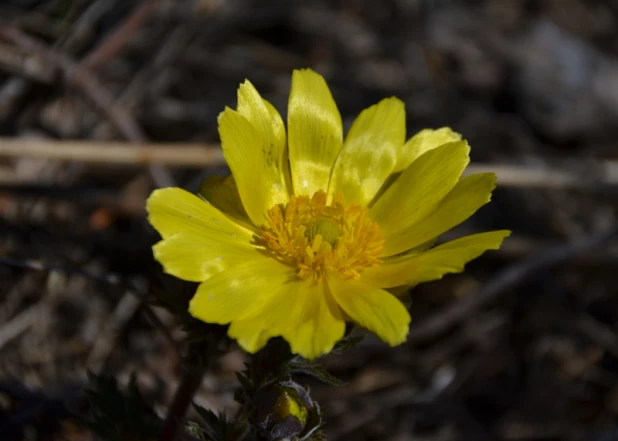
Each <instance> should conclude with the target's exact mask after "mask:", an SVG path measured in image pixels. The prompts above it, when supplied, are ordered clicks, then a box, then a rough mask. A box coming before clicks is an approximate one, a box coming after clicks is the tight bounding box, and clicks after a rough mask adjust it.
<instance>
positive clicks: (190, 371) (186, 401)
mask: <svg viewBox="0 0 618 441" xmlns="http://www.w3.org/2000/svg"><path fill="white" fill-rule="evenodd" d="M205 372H206V367H205V366H204V367H202V366H200V367H197V366H191V367H185V368H183V371H182V376H181V378H180V384H179V385H178V389H176V393H175V394H174V399H173V400H172V404H171V406H170V408H169V411H168V413H167V418H166V419H165V425H164V427H163V432H162V433H161V436H160V437H159V441H174V440H175V439H176V436H177V435H178V431H179V430H180V429H181V427H182V425H183V423H184V418H185V415H186V414H187V409H188V408H189V406H190V405H191V402H192V401H193V397H194V396H195V393H196V392H197V390H198V389H199V387H200V385H201V384H202V378H204V373H205Z"/></svg>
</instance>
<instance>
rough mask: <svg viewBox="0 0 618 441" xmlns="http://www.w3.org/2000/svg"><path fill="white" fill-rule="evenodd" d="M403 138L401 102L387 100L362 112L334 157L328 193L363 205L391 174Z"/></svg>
mask: <svg viewBox="0 0 618 441" xmlns="http://www.w3.org/2000/svg"><path fill="white" fill-rule="evenodd" d="M405 137H406V113H405V107H404V104H403V102H402V101H401V100H399V99H397V98H387V99H384V100H382V101H380V102H379V103H378V104H376V105H374V106H371V107H369V108H367V109H365V110H363V111H362V112H361V114H360V115H359V116H358V117H357V118H356V120H355V121H354V123H353V124H352V127H351V128H350V131H349V132H348V135H347V136H346V139H345V142H344V144H343V148H342V149H341V152H340V153H339V156H338V157H337V161H336V162H335V166H334V168H333V174H332V177H331V180H330V187H329V190H328V191H329V193H330V194H331V195H334V194H337V193H343V195H344V196H345V199H346V200H347V201H348V202H351V201H356V202H357V203H359V204H360V205H362V206H365V205H367V204H368V203H369V202H370V201H371V200H372V199H373V197H374V196H375V195H376V193H377V192H378V190H379V189H380V187H381V186H382V184H383V183H384V181H385V180H386V178H387V177H388V176H389V175H390V174H391V172H392V171H393V169H394V167H395V164H396V163H397V156H398V154H399V152H400V150H401V148H402V146H403V143H404V142H405Z"/></svg>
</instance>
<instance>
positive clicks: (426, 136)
mask: <svg viewBox="0 0 618 441" xmlns="http://www.w3.org/2000/svg"><path fill="white" fill-rule="evenodd" d="M460 140H461V135H460V134H459V133H457V132H453V131H452V130H451V129H450V128H449V127H442V128H440V129H437V130H432V129H425V130H421V131H420V132H418V133H417V134H416V135H414V136H413V137H412V138H410V139H409V140H408V142H406V143H405V144H404V146H403V149H401V153H400V154H399V159H398V161H397V166H396V167H395V172H399V171H402V170H405V169H406V168H408V167H409V166H410V164H412V163H413V162H414V161H415V160H416V159H418V158H419V157H420V156H421V155H422V154H423V153H425V152H428V151H429V150H431V149H435V148H436V147H440V146H441V145H444V144H448V143H449V142H455V141H460Z"/></svg>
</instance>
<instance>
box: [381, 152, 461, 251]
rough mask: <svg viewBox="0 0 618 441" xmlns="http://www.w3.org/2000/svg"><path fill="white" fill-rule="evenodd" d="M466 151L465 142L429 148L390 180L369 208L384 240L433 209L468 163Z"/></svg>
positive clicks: (406, 227) (403, 229)
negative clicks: (399, 174) (393, 180)
mask: <svg viewBox="0 0 618 441" xmlns="http://www.w3.org/2000/svg"><path fill="white" fill-rule="evenodd" d="M469 151H470V148H469V147H468V144H467V143H466V142H465V141H459V142H454V143H450V144H446V145H443V146H441V147H438V148H435V149H433V150H430V151H428V152H427V153H425V154H424V155H423V156H421V157H420V158H418V159H417V160H416V161H414V162H413V163H412V165H411V166H410V167H408V168H407V169H406V170H405V171H404V172H403V173H402V174H401V176H399V177H398V178H397V180H396V181H395V182H393V184H392V185H391V186H390V187H389V188H388V189H387V190H386V191H385V192H384V194H382V195H381V196H380V197H379V198H378V200H377V201H376V202H375V204H374V205H373V206H372V207H371V209H370V211H369V213H370V217H371V219H372V220H374V221H375V222H377V223H378V225H380V228H381V229H382V232H383V234H384V238H385V240H389V239H390V238H391V237H393V236H397V235H399V234H401V233H402V232H404V231H405V230H407V229H408V228H409V226H410V225H414V224H415V223H417V222H418V221H420V220H421V219H423V218H424V217H425V216H427V215H429V214H430V213H431V212H432V211H434V210H435V209H436V207H437V204H438V203H439V202H440V201H441V200H442V198H444V196H446V195H447V194H448V192H449V191H451V189H452V188H453V187H454V186H455V184H456V183H457V181H458V180H459V177H460V176H461V172H462V171H463V170H464V168H466V166H467V165H468V162H469V161H470V159H469V157H468V154H469Z"/></svg>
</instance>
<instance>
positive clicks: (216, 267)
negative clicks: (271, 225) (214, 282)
mask: <svg viewBox="0 0 618 441" xmlns="http://www.w3.org/2000/svg"><path fill="white" fill-rule="evenodd" d="M153 251H154V255H155V258H156V259H157V261H159V263H161V265H163V269H164V270H165V272H166V273H168V274H171V275H173V276H176V277H178V278H180V279H183V280H189V281H192V282H203V281H204V280H206V279H208V278H209V277H211V276H213V275H214V274H217V273H220V272H221V271H223V270H225V269H227V268H232V267H235V266H238V265H241V264H243V263H245V262H247V261H248V260H255V259H258V258H260V257H262V256H261V254H260V253H259V252H258V251H257V250H256V249H255V248H254V247H253V246H252V245H250V244H249V242H246V243H238V242H230V241H224V240H221V233H217V232H215V231H213V230H204V232H203V234H201V235H199V236H197V235H188V234H182V233H181V234H176V235H174V236H171V237H169V238H167V239H164V240H162V241H160V242H159V243H157V244H156V245H155V246H154V247H153Z"/></svg>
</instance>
